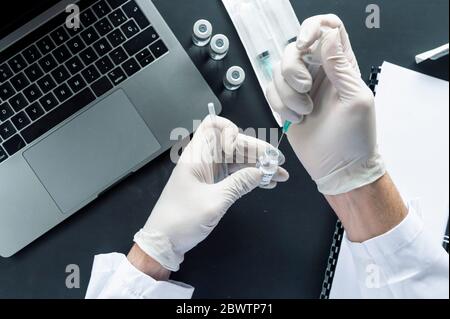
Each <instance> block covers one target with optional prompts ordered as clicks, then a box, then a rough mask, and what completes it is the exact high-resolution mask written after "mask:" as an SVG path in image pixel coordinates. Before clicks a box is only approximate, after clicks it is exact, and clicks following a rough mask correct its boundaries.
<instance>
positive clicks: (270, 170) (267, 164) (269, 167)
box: [258, 147, 280, 186]
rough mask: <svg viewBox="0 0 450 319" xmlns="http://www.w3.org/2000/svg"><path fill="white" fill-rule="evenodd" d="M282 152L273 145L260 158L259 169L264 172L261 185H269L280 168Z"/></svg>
mask: <svg viewBox="0 0 450 319" xmlns="http://www.w3.org/2000/svg"><path fill="white" fill-rule="evenodd" d="M279 158H280V152H279V151H278V150H277V149H276V148H273V147H267V148H266V150H265V152H264V155H262V156H261V157H260V158H259V162H258V166H259V170H260V171H261V173H262V174H263V176H262V179H261V183H260V186H267V185H269V184H270V182H271V181H272V178H273V176H274V175H275V173H276V172H277V170H278V166H279Z"/></svg>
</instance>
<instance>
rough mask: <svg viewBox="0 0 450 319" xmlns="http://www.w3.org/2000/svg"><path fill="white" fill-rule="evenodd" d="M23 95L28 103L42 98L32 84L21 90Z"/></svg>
mask: <svg viewBox="0 0 450 319" xmlns="http://www.w3.org/2000/svg"><path fill="white" fill-rule="evenodd" d="M23 94H25V96H26V98H27V99H28V101H29V102H30V103H33V102H34V101H36V100H37V99H38V98H40V97H41V96H42V92H41V90H39V88H38V87H37V85H36V84H34V83H33V84H31V85H30V86H29V87H27V88H26V89H25V90H23Z"/></svg>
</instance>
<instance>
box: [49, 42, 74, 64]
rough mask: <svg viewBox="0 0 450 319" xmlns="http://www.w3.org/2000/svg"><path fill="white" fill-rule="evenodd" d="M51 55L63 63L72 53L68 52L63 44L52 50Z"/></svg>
mask: <svg viewBox="0 0 450 319" xmlns="http://www.w3.org/2000/svg"><path fill="white" fill-rule="evenodd" d="M53 55H54V56H55V58H56V60H57V61H58V62H59V63H64V62H66V61H67V60H69V59H70V58H71V57H72V54H70V52H69V50H68V49H67V47H66V46H65V45H62V46H60V47H58V48H56V49H55V50H54V51H53Z"/></svg>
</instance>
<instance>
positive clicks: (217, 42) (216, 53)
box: [209, 34, 230, 61]
mask: <svg viewBox="0 0 450 319" xmlns="http://www.w3.org/2000/svg"><path fill="white" fill-rule="evenodd" d="M229 49H230V41H229V40H228V38H227V37H226V36H225V35H223V34H216V35H215V36H213V37H212V39H211V44H210V45H209V56H210V57H211V59H213V60H216V61H219V60H222V59H224V58H225V57H226V56H227V53H228V50H229Z"/></svg>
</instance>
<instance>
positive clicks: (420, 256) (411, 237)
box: [345, 203, 449, 298]
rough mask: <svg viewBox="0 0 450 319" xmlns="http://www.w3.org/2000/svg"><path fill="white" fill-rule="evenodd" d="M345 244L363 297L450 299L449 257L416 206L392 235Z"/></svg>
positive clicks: (390, 233) (411, 205) (346, 239)
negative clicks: (426, 225)
mask: <svg viewBox="0 0 450 319" xmlns="http://www.w3.org/2000/svg"><path fill="white" fill-rule="evenodd" d="M345 241H346V243H347V245H348V247H349V248H350V251H351V253H352V256H353V260H354V262H355V267H356V275H357V280H358V282H359V286H360V289H361V293H362V296H363V297H364V298H416V297H417V296H427V298H448V295H449V289H448V277H449V276H448V263H449V259H448V254H447V253H446V251H445V250H444V249H443V248H442V246H440V245H439V244H436V243H435V242H434V241H433V240H432V236H430V234H429V233H428V231H427V230H426V229H425V228H424V224H423V221H422V219H421V217H420V215H419V212H418V207H416V206H415V205H414V203H411V204H410V205H409V212H408V215H407V217H406V218H405V219H404V220H403V221H402V222H401V223H400V224H399V225H398V226H397V227H395V228H394V229H392V230H390V231H389V232H387V233H385V234H383V235H381V236H378V237H376V238H373V239H370V240H368V241H366V242H363V243H352V242H350V241H349V240H348V238H345ZM423 278H427V280H426V281H423ZM444 282H445V284H444Z"/></svg>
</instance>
